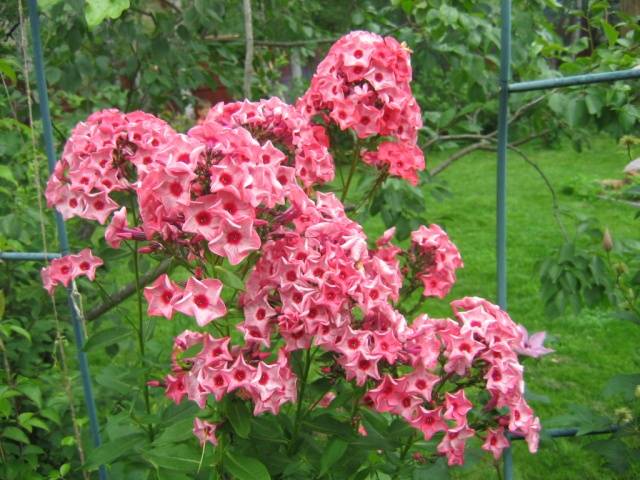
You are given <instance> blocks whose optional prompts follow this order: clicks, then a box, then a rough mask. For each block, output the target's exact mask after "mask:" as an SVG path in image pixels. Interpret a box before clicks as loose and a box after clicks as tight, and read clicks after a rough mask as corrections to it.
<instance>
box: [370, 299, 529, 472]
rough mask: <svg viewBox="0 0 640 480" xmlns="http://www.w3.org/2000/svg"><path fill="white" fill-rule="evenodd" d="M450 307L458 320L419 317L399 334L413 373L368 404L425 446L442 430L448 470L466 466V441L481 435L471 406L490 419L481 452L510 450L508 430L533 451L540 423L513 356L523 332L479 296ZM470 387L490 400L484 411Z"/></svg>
mask: <svg viewBox="0 0 640 480" xmlns="http://www.w3.org/2000/svg"><path fill="white" fill-rule="evenodd" d="M451 306H452V308H453V311H454V314H455V319H434V318H429V317H428V316H427V315H420V316H419V317H417V318H416V319H415V320H414V321H413V322H412V324H411V326H410V327H409V328H408V329H407V330H406V332H405V333H404V335H403V336H402V350H401V353H400V356H399V358H400V361H399V362H398V363H400V364H403V365H404V366H405V367H411V368H410V370H409V371H406V369H405V368H403V369H401V370H400V371H402V372H403V374H402V375H395V374H394V373H391V372H390V373H387V374H386V375H385V376H384V377H383V378H382V381H380V382H379V383H378V385H377V386H376V387H375V388H373V389H371V390H370V391H369V392H368V394H367V397H366V398H365V401H366V403H367V404H368V405H369V406H370V407H371V408H373V409H375V410H377V411H379V412H390V413H394V414H397V415H400V416H402V417H403V418H404V419H405V420H406V421H407V422H408V423H410V424H411V425H412V426H413V427H414V428H416V429H418V430H420V431H421V432H422V434H423V435H424V438H425V439H426V440H430V439H431V438H432V437H433V436H434V435H435V434H436V433H438V432H443V433H444V435H443V437H442V439H441V441H440V443H439V444H438V452H439V453H441V454H443V455H446V456H447V458H448V461H449V465H461V464H463V463H464V448H465V444H466V441H467V439H469V438H471V437H473V436H475V435H480V432H476V430H475V429H474V427H473V426H472V422H471V421H470V420H469V415H470V412H471V411H472V409H474V408H475V410H474V415H475V416H476V418H478V419H479V417H480V415H481V414H480V413H479V412H480V411H481V412H483V413H482V414H483V415H487V414H488V413H489V414H491V416H492V418H491V420H490V421H489V423H490V424H493V426H492V427H490V428H489V429H488V432H487V435H486V437H484V440H485V442H484V444H483V447H482V448H483V449H485V450H487V451H490V452H491V453H493V455H494V456H495V458H499V457H500V455H501V453H502V450H503V449H504V448H505V447H506V446H508V445H509V443H508V441H507V438H506V436H505V429H508V430H509V431H510V432H513V433H515V434H518V435H522V436H524V437H525V438H526V440H527V442H528V444H529V449H530V450H531V452H535V451H536V450H537V446H538V441H539V432H540V420H539V419H538V418H537V417H535V416H534V414H533V411H532V410H531V408H530V407H529V406H528V404H527V402H526V401H525V399H524V381H523V367H522V365H521V364H520V362H519V360H518V354H517V353H516V352H518V351H521V350H522V348H523V347H524V345H525V337H524V336H523V332H522V330H521V328H520V327H519V326H518V325H517V324H516V323H514V322H513V321H512V320H511V319H510V318H509V316H508V315H507V313H506V312H504V311H502V310H501V309H500V308H499V307H497V306H496V305H493V304H491V303H489V302H487V301H486V300H483V299H481V298H477V297H466V298H463V299H461V300H456V301H454V302H452V304H451ZM451 381H452V382H451ZM461 385H466V386H465V387H463V386H461ZM471 386H474V387H483V388H485V389H486V390H487V391H488V392H489V394H490V397H489V398H490V399H489V401H488V402H486V403H485V404H484V405H482V409H479V408H478V407H479V406H480V405H479V404H478V403H476V404H474V403H472V402H471V401H470V399H469V398H467V391H468V390H470V387H471ZM501 412H502V413H501Z"/></svg>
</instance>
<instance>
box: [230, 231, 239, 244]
mask: <svg viewBox="0 0 640 480" xmlns="http://www.w3.org/2000/svg"><path fill="white" fill-rule="evenodd" d="M240 240H242V235H241V234H240V232H238V231H237V230H233V231H232V232H229V233H227V242H229V243H232V244H237V243H240Z"/></svg>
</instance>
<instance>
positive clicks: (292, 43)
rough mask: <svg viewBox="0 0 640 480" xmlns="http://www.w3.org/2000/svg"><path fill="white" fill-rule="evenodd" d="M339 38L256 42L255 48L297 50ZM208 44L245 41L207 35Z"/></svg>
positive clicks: (235, 37) (235, 35)
mask: <svg viewBox="0 0 640 480" xmlns="http://www.w3.org/2000/svg"><path fill="white" fill-rule="evenodd" d="M338 38H339V37H332V38H312V39H307V40H255V39H254V41H253V45H254V46H255V47H273V48H297V47H305V46H307V45H320V44H322V43H333V42H335V41H336V40H338ZM204 39H205V40H207V41H208V42H217V43H239V42H242V41H243V39H242V37H241V36H240V35H238V34H235V33H231V34H226V35H206V36H205V37H204Z"/></svg>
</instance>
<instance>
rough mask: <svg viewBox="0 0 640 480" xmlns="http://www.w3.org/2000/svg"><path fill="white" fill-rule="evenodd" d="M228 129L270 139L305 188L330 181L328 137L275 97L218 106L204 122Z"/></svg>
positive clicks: (331, 167)
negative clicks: (237, 129) (289, 162)
mask: <svg viewBox="0 0 640 480" xmlns="http://www.w3.org/2000/svg"><path fill="white" fill-rule="evenodd" d="M205 122H217V123H221V124H222V125H225V126H229V127H245V128H247V129H248V130H249V131H250V132H251V133H252V134H253V136H254V137H255V138H257V139H258V140H259V141H263V140H272V141H273V142H274V143H275V144H277V145H278V146H279V148H281V150H282V151H283V152H284V153H285V154H286V155H287V157H289V158H293V159H294V162H293V163H294V165H295V169H296V176H297V177H298V179H300V181H301V182H302V184H303V185H304V186H305V187H309V186H311V185H313V184H320V183H325V182H330V181H331V180H333V177H334V174H335V168H334V165H333V158H332V157H331V153H329V138H328V137H327V134H326V131H325V129H324V127H323V126H322V125H313V124H311V123H310V122H309V121H308V119H307V118H306V117H305V116H303V115H302V114H301V113H300V112H299V111H298V110H297V109H296V108H295V107H294V106H292V105H289V104H287V103H285V102H283V101H282V100H280V99H279V98H277V97H272V98H270V99H268V100H261V101H259V102H250V101H248V100H245V101H244V102H235V103H218V104H217V105H216V106H214V107H213V108H212V109H211V110H209V113H208V114H207V117H206V119H205Z"/></svg>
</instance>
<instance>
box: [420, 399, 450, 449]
mask: <svg viewBox="0 0 640 480" xmlns="http://www.w3.org/2000/svg"><path fill="white" fill-rule="evenodd" d="M411 425H412V426H413V427H414V428H417V429H418V430H420V431H421V432H422V434H423V435H424V439H425V440H426V441H429V440H431V438H432V437H433V436H434V435H435V434H436V433H438V432H443V431H445V430H447V428H448V425H447V422H445V421H444V419H443V417H442V407H437V408H435V409H433V410H427V409H425V408H424V407H419V415H418V416H416V417H415V418H414V419H413V420H411Z"/></svg>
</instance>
